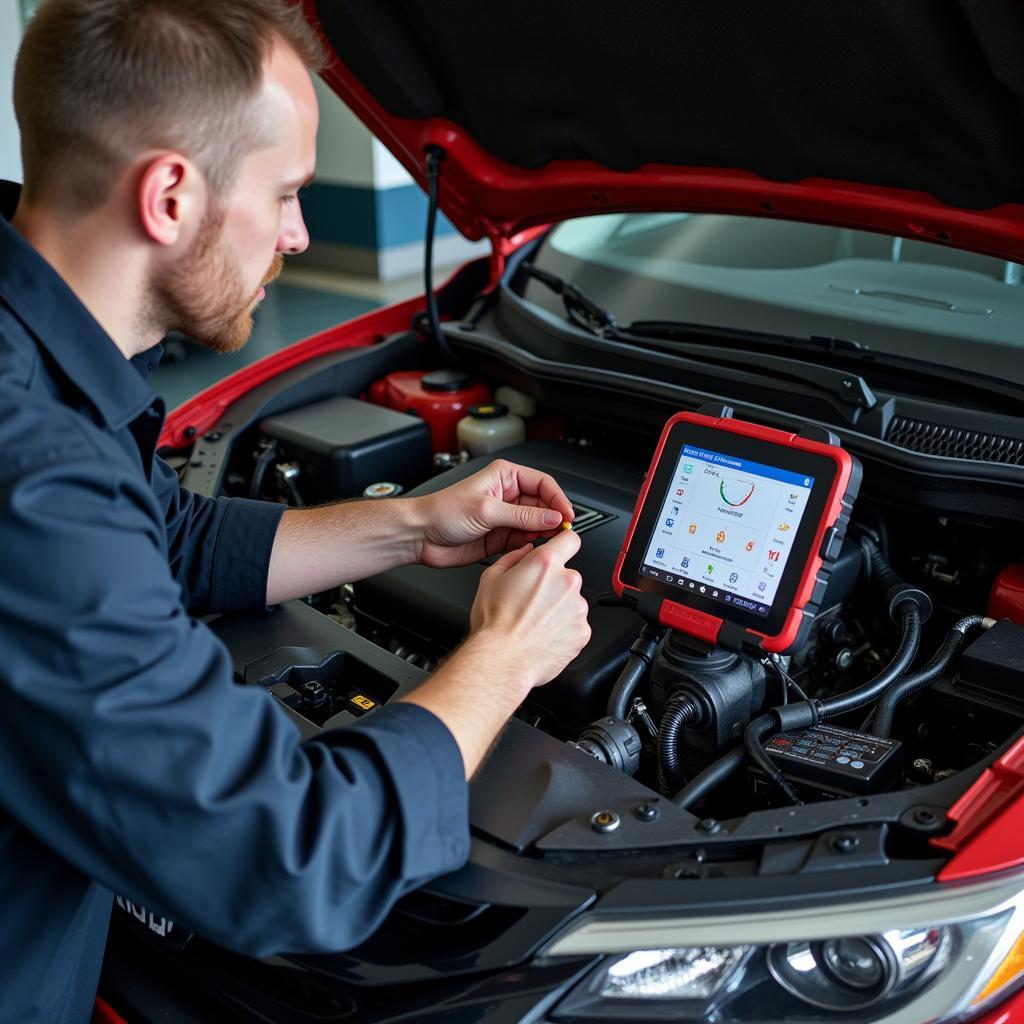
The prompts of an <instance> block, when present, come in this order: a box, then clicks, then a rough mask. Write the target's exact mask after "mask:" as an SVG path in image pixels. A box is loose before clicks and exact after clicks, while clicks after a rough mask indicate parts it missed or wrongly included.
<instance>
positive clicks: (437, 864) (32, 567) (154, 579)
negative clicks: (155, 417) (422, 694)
mask: <svg viewBox="0 0 1024 1024" xmlns="http://www.w3.org/2000/svg"><path fill="white" fill-rule="evenodd" d="M231 514H232V513H230V512H228V511H227V510H225V512H224V513H223V515H224V516H225V517H230V515H231ZM161 515H162V510H161V509H160V507H159V506H158V504H157V502H155V501H154V499H153V495H152V493H151V492H150V491H149V489H148V487H146V486H145V481H144V480H142V481H136V480H134V479H133V478H131V476H130V474H127V473H125V474H121V475H119V473H118V471H117V470H116V469H112V468H111V467H110V466H109V464H106V463H104V462H101V461H99V460H91V459H88V458H83V459H77V460H75V461H74V462H60V463H55V464H52V465H48V466H42V467H39V468H36V469H33V470H32V471H31V472H28V473H26V474H24V476H23V477H21V478H20V479H19V480H17V481H15V482H11V483H9V484H7V485H5V486H4V487H3V488H2V489H0V527H2V531H3V537H4V541H5V545H6V553H5V557H4V560H3V563H2V568H0V647H2V649H3V650H4V651H5V652H6V653H5V666H4V672H3V673H0V693H2V699H3V703H4V714H3V715H2V716H0V803H2V806H3V808H4V810H6V811H7V812H8V813H9V814H10V815H11V816H12V817H14V818H15V819H16V820H18V821H19V822H21V823H22V824H23V825H24V826H25V827H26V828H27V829H29V830H30V831H32V832H33V833H34V834H35V835H36V836H37V837H38V838H39V839H40V840H42V841H43V842H44V843H46V844H47V845H48V846H49V847H50V848H51V849H53V850H55V851H56V852H58V853H59V854H60V855H61V856H62V857H64V858H65V859H66V860H67V861H68V862H69V863H71V864H73V865H74V866H75V867H77V868H78V869H79V870H80V871H82V872H84V873H85V874H87V875H88V876H90V877H92V878H95V879H97V880H98V881H100V882H101V883H102V884H104V885H106V886H108V887H110V888H111V889H114V890H116V891H118V892H121V893H123V894H124V895H125V896H127V897H129V898H131V899H133V900H136V901H138V902H140V903H143V904H145V905H147V906H150V907H153V908H154V909H158V910H159V911H160V912H161V913H163V914H166V915H167V916H169V917H171V918H173V919H174V920H175V921H178V922H180V923H181V924H183V925H184V926H186V927H189V928H192V929H194V930H196V931H198V932H200V933H201V934H203V935H206V936H208V937H209V938H211V939H213V940H214V941H216V942H219V943H221V944H223V945H225V946H227V947H229V948H232V949H236V950H239V951H241V952H246V953H249V954H253V955H263V954H267V953H270V952H283V951H293V952H298V951H330V950H340V949H345V948H349V947H351V946H353V945H355V944H357V943H358V942H360V941H361V940H362V939H363V938H365V937H366V936H367V935H368V934H370V933H371V932H372V931H373V930H374V929H375V928H376V927H377V925H378V924H379V922H380V920H381V919H382V918H383V916H384V915H385V914H386V913H387V910H388V909H389V908H390V906H391V905H392V904H393V902H394V901H395V900H396V899H397V898H399V897H400V896H401V895H403V894H404V893H405V892H408V891H409V890H410V889H412V888H414V887H416V886H417V885H419V884H422V883H423V882H425V881H427V880H429V879H430V878H433V877H435V876H437V875H439V874H443V873H446V872H448V871H451V870H454V869H455V868H457V867H459V866H460V865H461V864H462V863H463V862H464V861H465V858H466V856H467V855H468V850H469V831H468V821H467V787H466V783H465V780H464V769H463V764H462V760H461V756H460V754H459V751H458V747H457V746H456V744H455V741H454V739H453V738H452V736H451V734H450V733H449V732H448V730H447V729H446V728H445V727H444V725H443V724H442V723H441V722H440V721H439V720H438V719H437V718H435V717H434V716H433V715H431V714H430V713H429V712H427V711H425V710H424V709H422V708H419V707H416V706H413V705H407V704H399V705H390V706H385V707H382V708H380V709H379V710H377V711H376V712H374V713H373V714H372V715H369V716H367V717H366V718H364V719H362V720H361V721H360V722H358V723H356V724H354V725H352V726H351V727H348V728H345V729H339V730H333V731H328V732H325V733H322V734H321V735H320V736H319V737H317V739H316V740H315V741H312V742H307V743H305V744H303V743H301V742H300V737H299V734H298V731H297V730H296V728H295V727H294V725H293V724H292V723H291V722H290V721H289V720H288V718H287V716H286V715H285V714H284V713H283V711H282V710H281V708H280V707H279V706H278V705H277V703H276V702H275V700H274V699H273V698H272V697H271V696H270V695H269V694H268V693H266V692H265V691H263V690H259V689H256V688H251V687H240V686H236V685H235V684H234V683H233V682H232V675H231V668H230V663H229V658H228V654H227V651H226V650H225V648H224V647H223V645H222V644H221V643H220V642H219V640H217V638H216V637H215V636H213V634H212V633H211V632H210V631H209V630H208V629H207V628H206V627H205V626H204V625H203V624H202V623H200V622H197V621H196V620H195V619H193V618H191V617H190V616H189V615H188V614H187V613H186V612H185V610H184V608H183V607H182V605H181V603H180V593H179V588H178V585H177V584H176V583H175V580H174V579H173V578H172V576H171V574H170V572H169V571H168V567H167V562H166V560H165V558H164V553H163V548H162V534H163V530H164V523H163V521H162V519H161ZM228 527H230V530H228V532H227V533H225V536H228V535H230V534H232V533H233V531H234V529H235V527H234V526H232V525H231V521H230V518H227V519H226V521H225V522H223V523H222V524H221V529H222V530H224V529H227V528H228ZM218 557H219V556H218Z"/></svg>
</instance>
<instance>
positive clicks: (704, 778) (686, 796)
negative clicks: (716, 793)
mask: <svg viewBox="0 0 1024 1024" xmlns="http://www.w3.org/2000/svg"><path fill="white" fill-rule="evenodd" d="M746 759H747V751H746V749H745V748H744V747H743V745H742V744H740V746H738V747H733V749H732V750H730V751H729V752H728V753H727V754H723V755H722V756H721V757H720V758H719V759H718V760H717V761H712V762H711V764H709V765H708V766H707V768H705V769H704V770H703V771H702V772H700V774H698V775H695V776H694V777H693V778H692V779H690V781H689V782H688V783H687V784H686V785H685V786H683V788H682V789H681V790H679V792H678V793H676V794H675V796H673V797H672V802H673V803H674V804H678V805H679V806H680V807H684V808H687V809H688V808H690V807H693V805H694V804H696V803H698V802H699V801H701V800H703V799H704V797H706V796H707V795H708V793H710V792H711V791H712V790H713V789H715V788H717V787H718V786H719V785H721V784H722V783H723V782H725V780H726V779H727V778H729V776H730V775H733V774H734V773H735V772H736V771H738V770H739V769H740V768H741V767H742V766H743V762H744V761H746Z"/></svg>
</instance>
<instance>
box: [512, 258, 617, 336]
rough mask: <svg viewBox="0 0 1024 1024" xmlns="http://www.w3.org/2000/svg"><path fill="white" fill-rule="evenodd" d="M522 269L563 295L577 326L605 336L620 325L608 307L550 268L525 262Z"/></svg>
mask: <svg viewBox="0 0 1024 1024" xmlns="http://www.w3.org/2000/svg"><path fill="white" fill-rule="evenodd" d="M520 269H521V270H522V271H523V273H524V274H526V275H527V276H528V277H532V278H533V279H534V280H535V281H540V283H541V284H542V285H545V286H546V287H548V288H550V289H551V290H552V291H553V292H554V293H555V294H556V295H561V296H562V302H564V303H565V312H566V315H567V316H568V317H569V319H570V320H571V321H572V322H573V323H574V324H576V325H577V327H582V328H583V329H584V330H585V331H589V332H590V333H591V334H596V335H597V336H598V337H603V336H604V334H605V332H606V331H608V330H614V329H615V328H616V327H617V326H618V324H617V323H616V321H615V317H614V316H612V314H611V313H610V312H609V311H608V310H607V309H605V308H604V307H603V306H601V305H599V304H598V303H596V302H595V301H594V300H593V299H592V298H590V297H589V296H588V295H585V294H584V293H583V292H581V291H580V290H579V288H577V287H576V285H574V284H570V283H569V282H568V281H566V280H565V278H562V277H559V276H558V275H557V274H552V273H551V271H550V270H541V269H540V267H535V266H534V265H533V264H532V263H524V264H523V265H522V267H521V268H520Z"/></svg>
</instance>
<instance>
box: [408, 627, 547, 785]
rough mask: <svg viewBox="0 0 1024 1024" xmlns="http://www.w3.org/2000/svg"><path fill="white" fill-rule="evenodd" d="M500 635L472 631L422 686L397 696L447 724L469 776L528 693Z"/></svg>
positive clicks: (468, 776) (469, 776) (467, 776)
mask: <svg viewBox="0 0 1024 1024" xmlns="http://www.w3.org/2000/svg"><path fill="white" fill-rule="evenodd" d="M505 647H506V645H504V644H503V643H502V641H501V639H500V637H496V636H490V635H484V634H483V633H482V632H478V633H475V634H472V635H471V636H470V637H469V639H468V640H467V641H466V642H465V643H464V644H463V645H462V646H461V647H460V648H459V649H458V650H457V651H456V652H455V653H454V654H453V655H452V656H451V658H449V659H448V661H447V662H445V664H444V665H443V666H442V667H441V668H440V669H438V671H437V672H435V673H434V675H433V676H431V677H430V679H428V680H427V681H426V682H425V683H424V684H423V685H422V686H420V687H418V688H417V689H416V690H414V691H413V692H412V693H410V694H408V695H407V696H405V697H402V698H401V700H402V701H404V702H406V703H409V704H418V705H419V706H420V707H422V708H426V709H427V711H430V712H432V713H433V714H434V715H436V716H437V717H438V718H439V719H440V720H441V721H442V722H443V723H444V724H445V725H446V726H447V727H448V731H449V732H450V733H451V734H452V736H453V737H454V739H455V742H456V744H457V745H458V748H459V751H460V752H461V754H462V763H463V765H464V766H465V769H466V778H467V780H468V779H470V778H471V777H472V776H473V774H474V773H475V772H476V770H477V768H479V766H480V763H481V762H482V761H483V759H484V757H485V756H486V754H487V751H488V750H490V748H491V746H492V744H493V743H494V740H495V738H496V737H497V736H498V734H499V733H500V732H501V730H502V728H503V727H504V725H505V723H506V722H507V721H508V719H509V716H510V715H511V714H512V712H514V711H515V709H516V708H517V707H518V706H519V705H520V704H521V703H522V701H523V699H524V698H525V696H526V694H527V693H528V692H529V685H528V684H526V683H524V679H523V674H522V673H521V672H520V671H519V670H518V669H516V668H515V665H514V661H513V658H512V657H511V655H512V653H513V652H511V651H508V650H507V649H504V648H505Z"/></svg>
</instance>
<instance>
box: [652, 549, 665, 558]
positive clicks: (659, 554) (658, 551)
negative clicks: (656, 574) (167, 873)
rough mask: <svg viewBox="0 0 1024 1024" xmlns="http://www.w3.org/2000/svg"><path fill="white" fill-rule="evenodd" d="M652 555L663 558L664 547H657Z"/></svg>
mask: <svg viewBox="0 0 1024 1024" xmlns="http://www.w3.org/2000/svg"><path fill="white" fill-rule="evenodd" d="M654 557H655V558H664V557H665V549H664V548H658V550H657V551H656V552H655V555H654Z"/></svg>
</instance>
